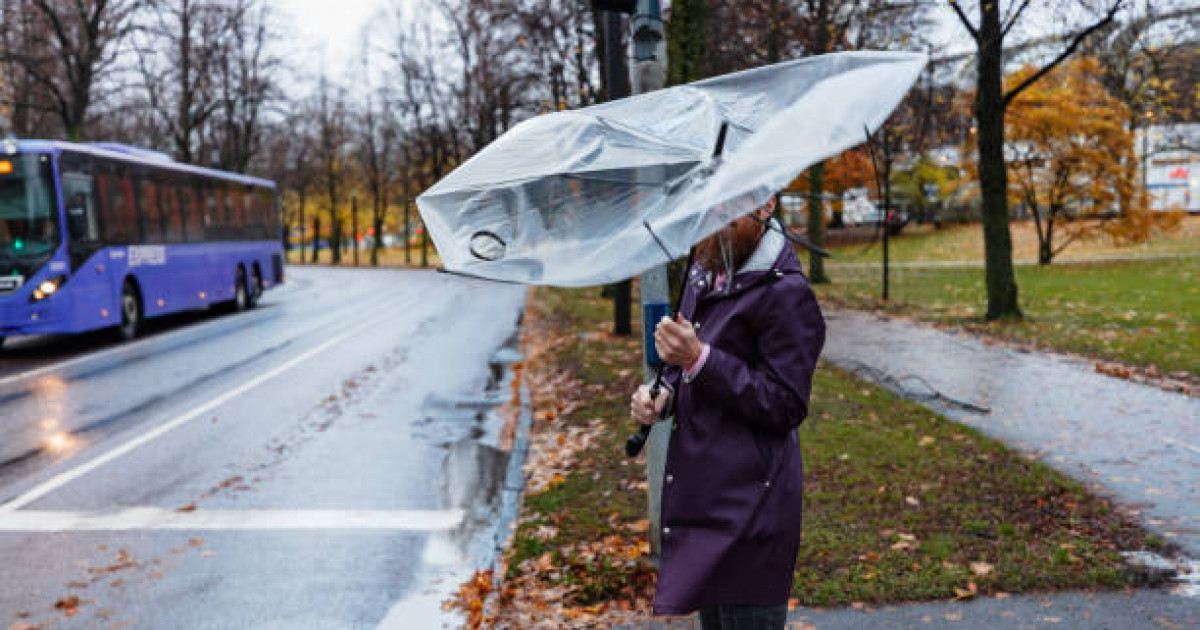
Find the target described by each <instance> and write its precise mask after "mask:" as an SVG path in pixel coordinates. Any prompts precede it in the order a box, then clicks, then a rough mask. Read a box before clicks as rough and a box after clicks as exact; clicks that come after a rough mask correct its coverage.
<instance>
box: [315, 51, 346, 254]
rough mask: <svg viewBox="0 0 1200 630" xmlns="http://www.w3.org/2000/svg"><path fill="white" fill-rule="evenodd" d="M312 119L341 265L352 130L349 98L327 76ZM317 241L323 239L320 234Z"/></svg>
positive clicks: (333, 244) (333, 249)
mask: <svg viewBox="0 0 1200 630" xmlns="http://www.w3.org/2000/svg"><path fill="white" fill-rule="evenodd" d="M312 116H313V122H314V124H315V126H316V147H315V154H314V159H315V160H316V163H317V165H318V168H319V173H318V177H319V181H320V183H321V185H322V187H323V188H324V189H325V190H324V192H325V195H326V203H327V206H326V209H327V210H328V212H329V230H330V231H329V248H330V252H331V255H332V261H333V262H334V263H335V264H337V263H340V262H341V261H342V220H341V213H340V212H339V207H338V205H339V204H340V203H341V202H342V194H343V190H344V189H343V183H344V180H345V178H346V176H347V172H348V169H347V168H346V167H347V162H348V160H349V158H348V156H347V150H348V143H349V135H350V130H349V124H348V123H349V121H348V112H347V107H346V100H345V95H344V94H343V92H342V90H341V89H339V88H335V87H333V86H331V85H330V84H329V79H328V78H327V77H326V76H325V75H324V73H322V75H321V78H320V80H319V82H318V87H317V93H316V95H315V97H314V103H313V111H312ZM314 238H319V234H317V235H314ZM314 260H315V254H314Z"/></svg>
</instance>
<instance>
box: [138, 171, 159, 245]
mask: <svg viewBox="0 0 1200 630" xmlns="http://www.w3.org/2000/svg"><path fill="white" fill-rule="evenodd" d="M138 188H139V192H140V193H141V194H140V195H138V219H139V223H140V224H141V232H142V239H141V242H142V243H156V244H157V243H161V242H163V239H162V237H163V234H162V211H161V209H160V208H159V203H158V186H157V185H156V184H155V183H154V181H153V180H152V179H151V175H150V173H145V172H143V173H142V176H141V182H140V184H139V186H138Z"/></svg>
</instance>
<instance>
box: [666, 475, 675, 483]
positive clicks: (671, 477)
mask: <svg viewBox="0 0 1200 630" xmlns="http://www.w3.org/2000/svg"><path fill="white" fill-rule="evenodd" d="M666 479H667V483H675V475H671V474H668V475H667V478H666Z"/></svg>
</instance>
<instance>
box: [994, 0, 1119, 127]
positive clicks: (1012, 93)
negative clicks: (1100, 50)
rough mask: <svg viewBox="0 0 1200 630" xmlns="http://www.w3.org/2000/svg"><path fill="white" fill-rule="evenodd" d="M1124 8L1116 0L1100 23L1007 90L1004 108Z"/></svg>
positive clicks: (1083, 31) (1078, 35) (1079, 35)
mask: <svg viewBox="0 0 1200 630" xmlns="http://www.w3.org/2000/svg"><path fill="white" fill-rule="evenodd" d="M1124 6H1125V0H1117V1H1116V2H1114V3H1113V4H1112V7H1110V8H1109V10H1108V13H1106V14H1105V15H1104V18H1103V19H1101V20H1100V21H1098V22H1096V23H1095V24H1092V25H1091V26H1089V27H1087V28H1085V29H1083V30H1082V31H1080V32H1079V33H1078V34H1077V35H1075V38H1074V39H1072V40H1071V43H1070V44H1069V45H1068V46H1067V47H1066V48H1064V49H1063V51H1062V52H1061V53H1059V54H1058V56H1057V57H1055V58H1054V59H1053V60H1052V61H1051V62H1050V63H1048V64H1046V65H1044V66H1042V67H1041V69H1039V70H1038V71H1037V72H1035V73H1033V74H1032V75H1031V76H1029V77H1028V78H1026V79H1025V80H1024V81H1022V82H1021V83H1020V85H1018V86H1017V87H1015V88H1013V89H1011V90H1009V91H1008V92H1005V94H1004V106H1005V107H1008V105H1009V103H1012V100H1013V99H1014V98H1016V97H1017V95H1018V94H1020V93H1021V92H1022V91H1024V90H1025V88H1028V87H1029V86H1031V85H1033V84H1034V83H1037V81H1038V79H1041V78H1042V77H1044V76H1046V75H1047V74H1049V73H1050V71H1051V70H1054V68H1055V67H1057V66H1058V64H1060V63H1062V62H1063V61H1064V60H1066V59H1067V57H1070V56H1071V55H1072V54H1074V52H1075V49H1077V48H1079V46H1080V45H1081V44H1083V42H1084V40H1086V39H1087V38H1088V36H1090V35H1091V34H1092V33H1094V32H1096V31H1098V30H1100V29H1101V28H1104V27H1105V26H1107V25H1108V24H1110V23H1112V21H1113V20H1114V19H1115V18H1116V16H1117V13H1118V12H1119V11H1120V10H1121V9H1122V8H1123V7H1124Z"/></svg>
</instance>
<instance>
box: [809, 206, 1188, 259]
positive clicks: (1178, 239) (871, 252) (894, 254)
mask: <svg viewBox="0 0 1200 630" xmlns="http://www.w3.org/2000/svg"><path fill="white" fill-rule="evenodd" d="M1011 229H1012V238H1013V258H1014V259H1017V260H1036V259H1037V232H1036V229H1035V227H1034V224H1033V222H1032V221H1014V222H1013V223H1012V226H1011ZM826 234H827V238H829V239H831V242H832V243H835V244H833V245H831V246H830V248H829V249H830V250H832V251H833V253H834V254H837V255H839V256H844V257H846V258H845V260H846V261H848V262H877V261H879V260H880V257H881V256H882V252H881V244H880V243H879V242H876V243H875V244H874V245H873V246H871V247H866V245H865V244H842V245H838V244H836V242H837V240H838V238H839V236H840V234H839V231H837V230H830V231H829V232H827V233H826ZM890 240H891V242H890V245H889V247H888V257H889V258H890V259H892V260H894V261H901V262H908V261H921V260H938V261H943V260H948V261H973V260H983V228H981V227H980V226H979V225H978V224H973V225H953V224H950V225H947V226H946V227H944V228H943V229H941V230H936V229H934V227H933V226H932V225H909V226H907V227H905V228H904V231H903V232H902V233H901V234H900V236H898V237H893V238H892V239H890ZM1172 254H1192V255H1196V256H1200V216H1189V217H1185V218H1184V219H1183V221H1182V223H1180V225H1179V227H1178V228H1176V229H1175V230H1173V231H1171V232H1169V233H1166V234H1160V235H1158V236H1156V237H1155V238H1153V239H1151V240H1149V241H1146V242H1145V243H1138V244H1136V245H1118V244H1116V243H1113V242H1112V241H1111V240H1109V239H1108V238H1098V239H1094V240H1088V241H1078V242H1075V243H1072V244H1071V245H1070V246H1069V247H1067V249H1066V250H1064V251H1063V253H1062V254H1061V256H1060V257H1059V258H1056V259H1055V260H1081V259H1091V258H1112V257H1131V256H1147V255H1151V256H1153V255H1172ZM834 264H836V263H834Z"/></svg>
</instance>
